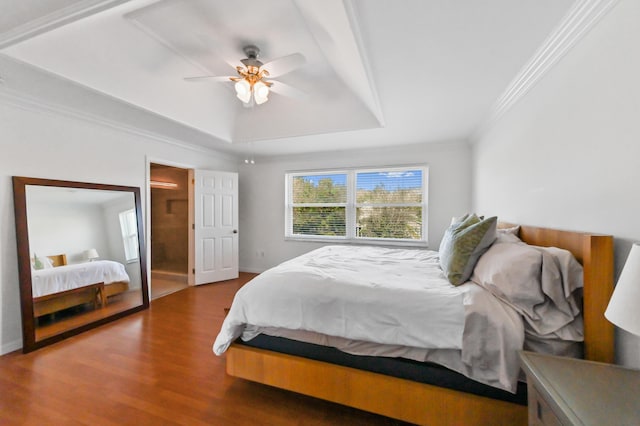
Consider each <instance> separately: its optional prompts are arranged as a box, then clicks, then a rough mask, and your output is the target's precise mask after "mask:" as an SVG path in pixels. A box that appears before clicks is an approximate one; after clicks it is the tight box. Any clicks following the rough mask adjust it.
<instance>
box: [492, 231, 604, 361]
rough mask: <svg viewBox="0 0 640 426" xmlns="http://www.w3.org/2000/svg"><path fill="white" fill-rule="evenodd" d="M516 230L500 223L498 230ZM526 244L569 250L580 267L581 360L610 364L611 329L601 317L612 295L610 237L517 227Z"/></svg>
mask: <svg viewBox="0 0 640 426" xmlns="http://www.w3.org/2000/svg"><path fill="white" fill-rule="evenodd" d="M511 226H516V225H513V224H508V223H501V224H500V225H499V227H501V228H502V227H511ZM520 239H522V241H524V242H525V243H527V244H531V245H536V246H544V247H559V248H563V249H566V250H569V251H570V252H571V253H573V255H574V256H575V257H576V259H578V261H579V262H580V263H581V264H582V266H583V267H584V299H583V316H584V357H585V359H589V360H592V361H600V362H607V363H613V362H614V344H613V336H614V327H613V324H611V323H610V322H609V321H607V319H606V318H605V317H604V311H605V309H606V308H607V304H608V303H609V299H610V298H611V294H612V293H613V278H614V277H613V237H612V236H611V235H598V234H591V233H586V232H572V231H559V230H556V229H549V228H537V227H534V226H524V225H520Z"/></svg>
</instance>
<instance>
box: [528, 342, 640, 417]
mask: <svg viewBox="0 0 640 426" xmlns="http://www.w3.org/2000/svg"><path fill="white" fill-rule="evenodd" d="M520 361H521V364H522V369H523V370H524V372H525V373H526V375H527V392H528V395H529V425H545V426H546V425H598V426H601V425H640V371H638V370H631V369H627V368H623V367H620V366H616V365H612V364H603V363H599V362H593V361H584V360H581V359H574V358H565V357H557V356H550V355H542V354H537V353H533V352H521V353H520Z"/></svg>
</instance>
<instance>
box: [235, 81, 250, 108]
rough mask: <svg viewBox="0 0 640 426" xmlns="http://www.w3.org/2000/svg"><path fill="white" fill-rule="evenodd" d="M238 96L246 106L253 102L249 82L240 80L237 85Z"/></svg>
mask: <svg viewBox="0 0 640 426" xmlns="http://www.w3.org/2000/svg"><path fill="white" fill-rule="evenodd" d="M235 89H236V96H238V99H240V100H241V101H242V102H244V103H245V104H247V103H249V101H250V100H251V84H249V82H248V81H247V80H244V79H242V80H238V81H237V82H236V84H235Z"/></svg>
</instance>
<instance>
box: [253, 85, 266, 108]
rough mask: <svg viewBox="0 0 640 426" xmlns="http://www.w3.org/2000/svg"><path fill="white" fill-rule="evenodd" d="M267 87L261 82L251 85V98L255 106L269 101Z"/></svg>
mask: <svg viewBox="0 0 640 426" xmlns="http://www.w3.org/2000/svg"><path fill="white" fill-rule="evenodd" d="M268 96H269V86H267V85H266V84H264V83H263V82H262V81H258V82H257V83H256V84H254V85H253V98H254V99H255V101H256V104H258V105H261V104H263V103H265V102H267V101H268V100H269V98H268Z"/></svg>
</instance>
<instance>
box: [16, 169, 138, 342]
mask: <svg viewBox="0 0 640 426" xmlns="http://www.w3.org/2000/svg"><path fill="white" fill-rule="evenodd" d="M27 185H38V186H55V187H68V188H82V189H101V190H107V191H122V192H129V193H133V194H134V199H135V209H136V219H137V222H138V223H137V226H138V250H139V258H140V280H141V291H142V304H141V305H140V306H136V307H133V308H129V309H126V310H124V311H121V312H117V313H114V314H112V315H110V316H108V317H105V318H100V319H98V320H96V321H92V322H89V323H87V324H83V325H81V326H79V327H76V328H74V329H71V330H66V331H63V332H62V333H60V334H56V335H55V336H50V337H47V338H44V339H42V340H38V341H36V335H35V318H34V316H33V315H34V312H33V291H32V287H31V285H32V283H31V259H30V257H31V256H30V251H29V232H28V224H27V197H26V186H27ZM13 205H14V212H15V223H16V242H17V246H18V274H19V278H20V309H21V313H22V352H23V353H28V352H31V351H34V350H36V349H39V348H41V347H43V346H47V345H50V344H52V343H55V342H59V341H60V340H63V339H66V338H68V337H70V336H74V335H76V334H80V333H82V332H84V331H87V330H90V329H92V328H96V327H98V326H100V325H103V324H106V323H108V322H111V321H114V320H117V319H119V318H122V317H124V316H126V315H130V314H132V313H135V312H138V311H141V310H144V309H147V308H149V287H148V283H147V263H146V249H145V244H144V229H143V228H144V227H143V221H142V202H141V200H140V188H138V187H134V186H120V185H107V184H99V183H86V182H72V181H64V180H53V179H41V178H31V177H22V176H13Z"/></svg>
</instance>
